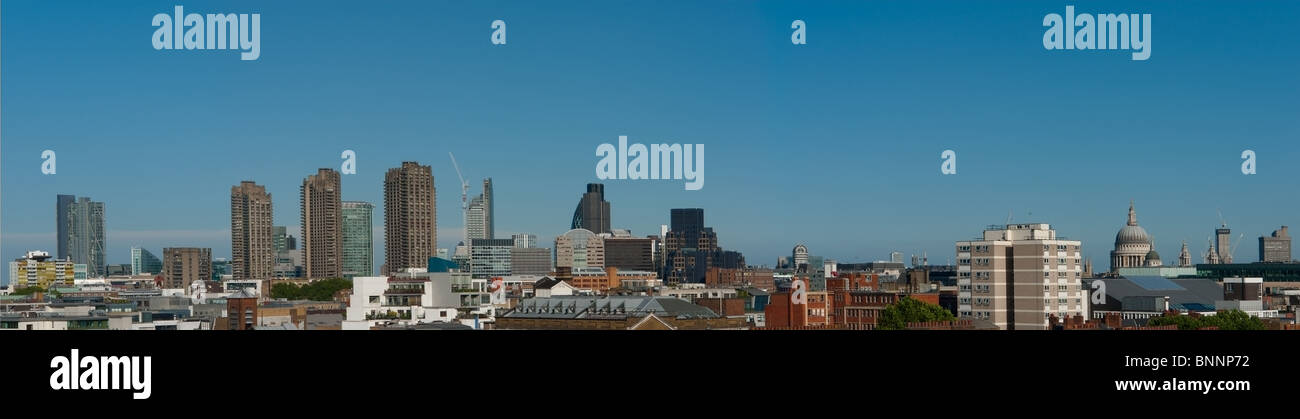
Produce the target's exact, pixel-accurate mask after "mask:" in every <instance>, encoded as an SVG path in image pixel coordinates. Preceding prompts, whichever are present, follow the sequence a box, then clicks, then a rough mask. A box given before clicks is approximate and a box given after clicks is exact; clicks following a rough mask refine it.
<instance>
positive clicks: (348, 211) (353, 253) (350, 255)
mask: <svg viewBox="0 0 1300 419" xmlns="http://www.w3.org/2000/svg"><path fill="white" fill-rule="evenodd" d="M374 213H375V206H374V205H373V204H371V203H369V202H361V201H343V277H345V278H349V279H351V278H353V277H357V276H371V275H374V270H375V257H374V253H375V239H374Z"/></svg>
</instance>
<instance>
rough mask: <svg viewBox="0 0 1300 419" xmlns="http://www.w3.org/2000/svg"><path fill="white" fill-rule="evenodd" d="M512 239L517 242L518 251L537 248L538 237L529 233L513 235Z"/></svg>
mask: <svg viewBox="0 0 1300 419" xmlns="http://www.w3.org/2000/svg"><path fill="white" fill-rule="evenodd" d="M510 238H511V239H513V240H514V241H515V248H516V249H527V248H530V247H537V235H536V234H528V233H519V234H512V235H510Z"/></svg>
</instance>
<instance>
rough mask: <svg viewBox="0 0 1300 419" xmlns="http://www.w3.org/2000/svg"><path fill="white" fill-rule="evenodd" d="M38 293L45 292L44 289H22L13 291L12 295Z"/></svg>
mask: <svg viewBox="0 0 1300 419" xmlns="http://www.w3.org/2000/svg"><path fill="white" fill-rule="evenodd" d="M38 292H45V288H41V287H37V286H30V287H22V288H19V289H16V290H14V292H13V295H32V294H34V293H38Z"/></svg>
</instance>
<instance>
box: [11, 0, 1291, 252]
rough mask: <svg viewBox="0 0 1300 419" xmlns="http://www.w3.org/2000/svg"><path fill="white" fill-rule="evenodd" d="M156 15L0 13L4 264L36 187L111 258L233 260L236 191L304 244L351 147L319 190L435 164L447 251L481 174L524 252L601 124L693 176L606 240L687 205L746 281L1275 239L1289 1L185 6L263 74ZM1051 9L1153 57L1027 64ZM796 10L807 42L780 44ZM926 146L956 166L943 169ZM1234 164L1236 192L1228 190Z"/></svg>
mask: <svg viewBox="0 0 1300 419" xmlns="http://www.w3.org/2000/svg"><path fill="white" fill-rule="evenodd" d="M175 4H178V3H177V2H143V1H141V2H93V1H77V2H72V1H6V2H4V4H3V8H2V9H0V39H3V44H2V46H3V48H2V49H0V72H2V73H0V74H2V78H0V92H2V93H0V120H3V121H4V124H3V126H2V128H0V165H2V167H3V171H2V172H0V176H2V177H0V187H2V188H3V189H2V190H0V191H2V192H3V198H2V200H0V255H2V256H3V258H4V259H6V260H10V259H12V258H16V257H19V256H21V255H22V252H24V251H25V250H29V249H49V250H53V248H54V228H55V225H54V202H55V195H56V194H59V193H64V194H75V195H78V196H89V197H92V198H93V199H96V200H101V201H105V202H106V207H107V208H106V211H107V230H108V238H107V240H108V252H109V254H108V261H109V263H128V262H129V248H130V247H131V246H145V247H147V248H149V249H150V250H151V251H154V252H155V253H159V252H160V251H161V248H162V247H166V246H203V247H212V248H213V249H214V255H215V256H219V257H226V256H229V254H230V241H229V228H230V225H229V211H230V210H229V190H230V187H231V186H232V185H235V184H237V183H239V181H241V180H254V181H256V182H258V183H260V184H263V185H266V186H267V187H268V189H269V191H270V192H271V193H272V195H273V197H274V205H275V214H274V215H275V223H276V224H278V225H288V226H297V225H298V224H299V215H298V210H299V202H298V186H299V185H300V184H301V181H302V179H303V178H304V177H306V176H307V175H309V174H312V173H314V172H315V170H316V168H318V167H333V168H336V169H337V168H338V167H339V164H340V163H341V160H340V158H339V155H340V153H341V152H342V150H345V149H351V150H355V151H356V152H357V154H358V173H357V174H356V175H349V176H345V177H344V179H343V198H344V199H345V200H362V201H369V202H373V203H376V204H377V205H376V206H377V208H376V213H377V215H379V214H382V212H381V208H382V206H381V204H382V200H383V192H382V183H383V172H384V170H386V169H388V168H390V167H395V166H397V165H399V164H400V162H401V161H404V160H416V161H419V162H421V163H423V164H429V165H432V166H433V170H434V175H435V179H436V184H437V188H438V203H439V206H438V220H439V222H438V228H439V238H440V242H441V243H440V245H441V246H442V247H451V246H453V245H454V244H455V241H456V240H458V239H459V235H460V231H461V224H462V222H461V220H460V209H459V196H458V195H459V191H458V189H459V188H458V181H457V179H456V175H455V172H454V171H453V169H452V167H451V162H450V160H449V159H448V158H447V152H448V151H451V152H454V153H456V157H457V160H458V161H459V163H460V165H461V168H462V170H463V171H464V173H465V175H466V177H467V179H468V180H469V182H470V183H471V184H472V185H473V187H474V190H472V191H471V194H476V193H477V189H478V187H479V184H480V183H481V179H482V178H483V177H488V176H490V177H492V178H493V180H494V183H495V187H496V198H497V208H496V215H497V224H496V228H497V231H498V235H499V236H508V234H509V233H512V232H530V233H534V234H537V235H538V236H539V238H540V239H541V240H542V242H543V243H548V242H550V241H551V240H553V238H554V236H555V235H557V234H560V233H563V232H564V231H565V230H566V229H567V228H568V224H569V220H570V217H571V215H572V213H573V209H574V206H575V205H576V203H577V201H578V198H579V197H580V195H581V194H582V192H583V191H584V184H585V183H587V182H593V181H597V179H596V178H595V170H594V169H595V165H596V162H597V160H598V158H597V157H596V156H595V154H594V151H595V148H596V146H597V145H599V144H601V143H607V142H608V143H614V142H616V141H617V138H618V136H619V135H627V136H629V141H630V142H640V143H646V144H649V143H652V142H665V143H684V144H705V145H706V150H707V154H706V159H705V166H706V170H705V173H706V176H705V178H706V184H705V187H704V189H703V190H700V191H686V190H684V189H683V187H682V182H681V181H626V180H624V181H617V180H616V181H607V182H605V183H606V195H607V199H608V200H609V201H610V202H611V203H612V208H613V217H612V218H613V224H614V226H615V227H620V228H630V229H632V231H633V233H634V234H637V235H644V234H651V233H655V232H657V230H658V225H659V224H666V223H668V214H669V209H670V208H679V207H702V208H705V209H706V211H705V216H706V223H707V224H708V225H710V226H712V227H714V229H715V230H716V231H717V232H718V234H719V237H720V242H721V244H722V245H723V247H725V248H728V249H734V250H739V251H742V252H744V253H745V255H746V257H747V260H748V261H749V263H751V264H767V265H771V264H772V263H774V262H775V259H776V257H777V256H779V255H785V254H788V253H789V251H790V248H791V247H793V246H794V244H795V243H805V244H807V245H808V247H809V249H810V251H811V252H812V253H813V254H816V255H822V256H826V257H830V258H834V259H836V260H840V261H868V260H880V259H885V258H887V257H888V253H889V252H890V251H893V250H898V251H902V252H904V253H907V254H910V253H913V252H921V251H928V252H929V255H930V260H931V261H932V262H940V263H942V262H945V261H946V260H949V259H951V258H952V252H953V248H952V246H953V241H955V240H961V239H968V238H970V237H973V236H975V235H977V234H979V232H980V230H981V229H982V228H983V227H984V226H985V225H987V224H995V223H1003V222H1005V221H1006V220H1007V218H1008V214H1011V215H1012V218H1013V220H1014V221H1016V222H1029V221H1033V222H1048V223H1052V224H1053V225H1054V226H1055V227H1056V228H1057V230H1058V231H1059V232H1060V234H1062V235H1065V236H1069V237H1071V238H1075V239H1080V240H1083V242H1084V254H1085V256H1087V257H1090V258H1091V259H1092V260H1093V261H1094V263H1097V264H1098V267H1099V268H1104V267H1105V266H1106V265H1107V263H1108V259H1107V258H1108V256H1107V252H1109V250H1110V248H1111V246H1112V243H1113V240H1114V234H1115V232H1116V231H1117V230H1118V229H1119V228H1120V227H1121V226H1122V225H1123V223H1124V220H1125V216H1126V211H1127V208H1128V203H1129V200H1130V199H1134V200H1136V201H1137V206H1138V215H1139V221H1140V222H1141V224H1142V225H1143V226H1144V227H1145V228H1146V229H1147V230H1148V231H1149V232H1150V233H1151V234H1152V235H1153V236H1154V237H1155V239H1156V244H1157V248H1158V250H1159V251H1160V252H1161V253H1162V255H1163V256H1164V258H1165V259H1166V260H1172V259H1174V258H1176V256H1177V251H1178V248H1179V246H1180V244H1181V242H1182V241H1183V240H1187V241H1189V243H1190V245H1191V246H1192V251H1193V253H1194V254H1197V257H1196V259H1197V260H1198V261H1199V253H1200V252H1202V251H1204V248H1205V242H1206V238H1207V237H1208V236H1209V235H1210V234H1211V233H1212V229H1213V228H1214V227H1216V226H1217V224H1218V222H1219V217H1218V215H1217V213H1218V211H1219V210H1222V212H1223V214H1224V216H1225V217H1226V219H1227V221H1228V224H1229V226H1230V227H1232V228H1233V229H1234V236H1235V235H1236V234H1237V233H1238V232H1239V233H1244V234H1245V239H1244V240H1243V242H1242V243H1241V245H1240V247H1239V249H1238V250H1237V252H1236V256H1237V258H1238V260H1255V238H1256V237H1258V236H1259V235H1262V234H1266V233H1268V232H1270V231H1272V230H1273V229H1275V228H1277V227H1278V226H1280V225H1300V224H1298V223H1297V221H1300V220H1297V216H1296V211H1295V208H1297V207H1298V206H1300V199H1297V196H1296V192H1295V191H1296V189H1295V186H1296V185H1295V179H1297V171H1300V167H1297V165H1295V164H1294V163H1295V162H1296V161H1297V157H1300V156H1298V154H1300V153H1297V147H1296V146H1294V145H1293V144H1294V141H1295V138H1296V137H1297V135H1298V134H1300V128H1298V127H1297V124H1296V123H1295V121H1296V120H1297V117H1296V116H1297V115H1296V112H1297V102H1296V98H1297V94H1298V93H1300V81H1297V74H1300V71H1298V70H1300V50H1297V49H1296V48H1293V47H1291V44H1292V41H1294V40H1295V39H1300V27H1297V26H1296V25H1295V24H1294V22H1293V21H1292V19H1291V17H1292V16H1294V15H1295V14H1296V13H1297V12H1300V3H1296V2H1249V3H1238V2H1194V1H1180V2H1131V1H1126V2H1091V1H1089V2H1051V1H1033V2H923V1H908V2H878V1H853V2H793V1H792V2H768V1H764V2H750V1H689V2H688V1H670V2H628V1H593V2H567V1H566V2H545V3H540V2H525V1H512V2H488V1H481V2H477V1H476V2H444V1H421V2H380V3H375V2H355V1H354V2H329V1H317V2H293V1H277V2H237V1H223V2H201V1H187V2H184V3H179V4H183V5H184V6H185V8H186V11H187V12H198V13H261V14H262V22H261V32H262V33H261V40H262V42H261V58H260V59H259V60H257V61H241V60H239V59H238V54H237V53H236V52H233V51H220V52H215V51H157V50H154V49H153V48H152V46H151V43H150V37H151V36H152V34H153V30H154V28H153V27H152V26H151V25H150V20H151V18H152V17H153V15H154V14H156V13H170V11H171V9H172V6H173V5H175ZM1067 4H1075V5H1076V7H1077V9H1078V12H1080V13H1083V12H1093V13H1126V12H1127V13H1151V14H1152V15H1153V26H1154V27H1153V45H1152V55H1151V58H1150V59H1149V60H1148V61H1132V60H1130V59H1129V55H1128V52H1126V51H1048V50H1045V49H1044V48H1043V47H1042V36H1043V31H1044V28H1043V27H1042V26H1041V22H1042V19H1043V16H1044V15H1045V14H1047V13H1059V14H1063V13H1064V11H1065V6H1066V5H1067ZM494 19H503V20H505V21H506V22H507V25H508V44H507V45H505V46H494V45H492V44H491V43H490V42H489V36H490V34H491V28H490V23H491V22H492V21H493V20H494ZM795 19H802V20H804V21H805V22H806V23H807V25H808V28H807V36H808V44H807V45H802V46H795V45H791V43H790V32H791V29H790V23H791V21H793V20H795ZM45 149H52V150H55V151H56V152H57V153H58V174H56V175H42V174H41V173H40V163H41V160H40V154H41V151H42V150H45ZM945 149H953V150H955V151H957V153H958V174H956V175H949V176H944V175H941V174H940V172H939V165H940V163H941V161H940V158H939V156H940V153H941V152H942V151H943V150H945ZM1243 149H1252V150H1255V151H1256V152H1257V153H1258V167H1259V169H1258V174H1256V175H1252V176H1245V175H1242V174H1241V173H1240V165H1241V159H1240V158H1239V155H1240V153H1241V151H1242V150H1243ZM382 222H383V221H382V216H377V217H376V219H375V224H376V235H377V236H378V237H382V236H379V235H380V234H382ZM548 246H549V245H548ZM375 247H376V249H375V252H376V253H375V258H376V260H377V262H376V266H377V265H378V264H379V262H378V261H381V260H382V258H383V241H382V239H380V240H377V241H376V244H375Z"/></svg>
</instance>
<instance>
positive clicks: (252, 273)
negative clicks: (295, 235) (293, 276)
mask: <svg viewBox="0 0 1300 419" xmlns="http://www.w3.org/2000/svg"><path fill="white" fill-rule="evenodd" d="M273 227H274V226H273V224H272V222H271V194H269V193H266V187H264V186H262V185H258V184H256V183H253V182H252V181H247V180H246V181H243V182H240V183H239V185H236V186H233V187H231V188H230V254H231V261H230V269H231V272H230V274H231V276H232V277H234V279H270V278H272V277H273V275H272V272H274V270H275V236H274V229H273Z"/></svg>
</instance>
